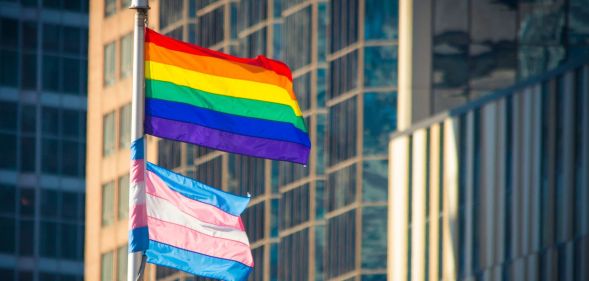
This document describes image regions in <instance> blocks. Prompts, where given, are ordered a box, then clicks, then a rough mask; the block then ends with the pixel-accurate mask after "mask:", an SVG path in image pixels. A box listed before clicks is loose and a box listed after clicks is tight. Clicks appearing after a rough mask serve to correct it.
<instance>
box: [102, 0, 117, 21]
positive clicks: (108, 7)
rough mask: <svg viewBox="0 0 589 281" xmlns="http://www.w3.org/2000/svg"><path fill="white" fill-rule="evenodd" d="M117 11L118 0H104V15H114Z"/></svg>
mask: <svg viewBox="0 0 589 281" xmlns="http://www.w3.org/2000/svg"><path fill="white" fill-rule="evenodd" d="M116 12H117V1H116V0H104V16H105V17H108V16H111V15H114V14H115V13H116Z"/></svg>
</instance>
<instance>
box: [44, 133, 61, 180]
mask: <svg viewBox="0 0 589 281" xmlns="http://www.w3.org/2000/svg"><path fill="white" fill-rule="evenodd" d="M41 150H42V154H41V163H42V165H41V171H43V172H44V173H49V174H56V173H57V172H58V170H59V165H58V164H59V158H60V157H59V155H60V154H59V142H58V141H57V140H55V139H46V138H44V139H43V141H42V143H41Z"/></svg>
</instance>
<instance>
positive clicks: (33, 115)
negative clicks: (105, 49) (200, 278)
mask: <svg viewBox="0 0 589 281" xmlns="http://www.w3.org/2000/svg"><path fill="white" fill-rule="evenodd" d="M87 33H88V7H87V4H86V2H85V1H80V0H77V1H76V0H71V1H36V0H29V1H26V0H20V1H19V0H12V1H0V193H1V194H2V195H1V196H0V280H7V281H16V280H26V281H37V280H72V281H74V280H82V276H83V268H84V267H83V266H84V264H83V253H84V247H83V245H84V242H83V241H84V198H85V194H84V190H85V182H84V176H85V172H86V170H85V150H86V132H85V131H86V57H87V38H88V36H87Z"/></svg>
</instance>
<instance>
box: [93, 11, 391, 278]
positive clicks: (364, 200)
mask: <svg viewBox="0 0 589 281" xmlns="http://www.w3.org/2000/svg"><path fill="white" fill-rule="evenodd" d="M128 2H129V1H121V0H96V1H91V5H90V6H91V13H90V42H91V43H90V46H91V47H90V61H89V66H90V70H89V73H90V77H93V79H90V84H89V101H90V107H89V117H88V118H89V122H90V123H91V124H95V125H94V126H93V127H92V128H91V129H90V130H89V135H88V139H89V142H92V143H93V144H94V145H90V143H89V145H88V147H89V150H88V165H89V169H92V170H93V171H97V172H96V173H95V174H93V175H90V174H88V180H87V181H88V198H95V200H88V207H87V212H88V214H89V215H88V222H87V224H88V228H87V236H86V237H87V239H86V243H87V244H86V277H87V278H88V280H99V277H98V276H103V277H102V278H103V279H102V280H110V279H108V278H113V279H114V278H115V277H117V276H121V277H120V278H123V277H122V276H124V274H123V273H121V272H122V269H125V266H124V264H125V263H126V261H124V259H125V258H126V257H125V256H124V255H123V251H124V250H123V249H124V248H125V247H126V243H127V242H126V237H127V232H126V231H127V228H126V227H127V225H126V218H125V217H126V209H124V208H125V207H124V206H123V205H122V204H123V202H124V200H126V197H125V196H127V195H126V194H124V192H123V191H122V190H124V189H125V188H127V187H126V186H124V184H125V183H124V181H125V180H126V178H124V177H125V176H126V174H127V173H128V156H129V152H128V149H127V148H126V146H127V145H128V143H126V144H125V145H122V146H119V143H120V142H121V140H122V137H126V138H128V135H127V136H122V135H123V134H124V132H123V130H124V128H123V127H124V126H128V125H125V124H126V123H125V122H128V119H126V118H128V117H125V116H126V115H125V114H128V112H127V111H125V110H124V108H126V107H125V106H126V105H128V103H129V102H130V101H131V95H130V90H131V83H130V80H129V79H128V78H121V73H122V69H123V68H126V67H129V66H127V63H125V61H126V60H125V58H123V57H124V56H126V55H125V54H124V52H126V50H127V49H126V48H127V47H124V46H123V45H124V44H125V43H123V41H124V40H125V39H124V38H125V36H126V34H129V32H131V31H132V27H133V26H132V21H133V11H127V10H125V9H124V7H125V5H128ZM150 5H151V9H150V11H149V14H150V18H149V26H150V27H152V28H154V29H156V30H158V31H159V32H161V33H163V34H166V35H168V36H171V37H174V38H177V39H182V40H184V41H187V42H191V43H196V44H199V45H201V46H203V47H207V48H211V49H215V50H220V51H223V52H226V53H230V54H233V55H237V56H242V57H255V56H257V55H258V54H264V55H266V56H268V57H270V58H275V59H279V60H283V61H285V62H286V63H287V64H288V65H289V66H290V67H291V69H292V71H293V77H294V79H293V84H294V87H295V92H296V93H297V98H298V100H299V104H300V106H301V109H302V111H303V114H304V116H305V120H306V124H307V126H308V129H309V132H310V135H311V143H312V145H313V149H312V152H311V153H312V155H311V157H310V159H311V162H310V164H309V165H308V167H303V166H300V165H294V164H289V163H281V162H276V161H269V160H262V159H256V158H250V157H244V156H240V155H233V154H228V153H224V152H221V151H215V150H211V149H206V148H202V147H197V146H193V145H187V144H183V143H179V142H171V141H165V140H156V139H155V138H149V139H150V140H149V141H148V152H147V153H148V158H149V157H151V158H150V161H154V162H157V163H159V165H162V166H164V167H166V168H169V169H173V170H174V171H177V172H180V173H182V174H185V175H188V176H190V177H194V178H196V179H198V180H201V181H203V182H204V183H206V184H209V185H212V186H215V187H218V188H221V189H223V190H226V191H230V192H234V193H238V194H246V193H247V192H249V193H250V194H252V202H251V205H250V207H249V208H248V210H246V212H245V213H244V215H243V219H244V222H245V225H246V229H247V231H248V235H249V238H250V242H251V245H252V250H253V256H254V261H255V264H256V266H255V268H254V271H253V272H252V274H251V276H250V280H384V279H385V274H386V227H385V226H386V213H387V212H386V209H387V201H386V200H387V199H386V198H387V180H386V179H387V155H386V153H385V152H384V151H386V147H387V136H388V134H389V133H391V132H392V131H393V130H394V129H395V128H396V98H397V95H396V89H397V87H396V69H397V66H396V61H397V24H396V23H397V17H398V16H397V2H396V1H392V0H391V1H388V0H387V1H377V0H334V1H319V0H309V1H281V0H264V1H260V0H241V1H238V0H220V1H196V0H167V1H150ZM111 46H112V47H111ZM125 46H126V45H125ZM109 77H112V78H109ZM121 120H123V121H121ZM125 120H126V121H125ZM91 167H94V168H91ZM98 171H99V172H98ZM98 198H101V199H100V200H98ZM113 206H119V207H114V210H115V211H114V212H113V211H112V209H113ZM117 208H118V209H117ZM117 210H123V212H122V213H124V215H122V214H121V217H118V214H119V213H120V212H119V211H117ZM96 241H99V242H96ZM125 270H126V269H125ZM148 270H150V272H149V273H148V275H149V277H150V278H152V280H153V279H157V280H178V279H179V280H185V279H189V280H192V278H193V277H188V276H185V275H184V274H182V273H178V272H176V271H173V270H170V269H166V268H154V267H148ZM113 276H114V277H113ZM117 278H118V277H117ZM199 280H201V279H199Z"/></svg>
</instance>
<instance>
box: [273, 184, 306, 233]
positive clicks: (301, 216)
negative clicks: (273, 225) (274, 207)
mask: <svg viewBox="0 0 589 281" xmlns="http://www.w3.org/2000/svg"><path fill="white" fill-rule="evenodd" d="M309 204H310V202H309V185H308V184H306V185H303V186H301V187H297V188H294V189H291V190H289V191H287V192H285V193H283V194H282V197H281V198H280V229H286V228H290V227H293V226H296V225H298V224H301V223H303V222H306V221H308V220H309Z"/></svg>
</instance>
